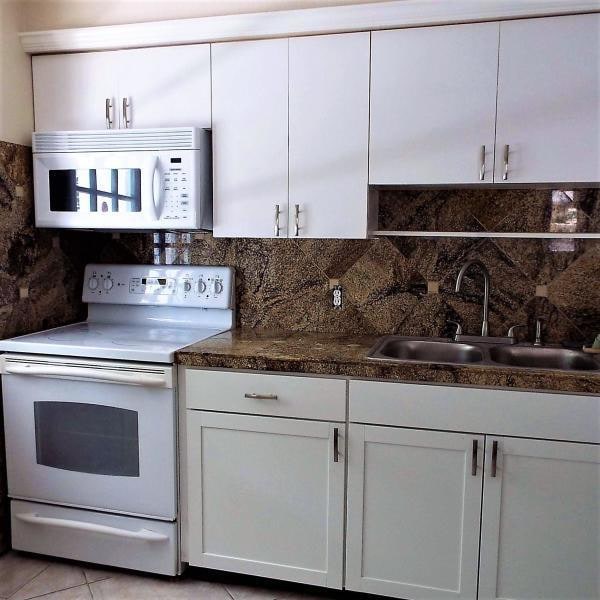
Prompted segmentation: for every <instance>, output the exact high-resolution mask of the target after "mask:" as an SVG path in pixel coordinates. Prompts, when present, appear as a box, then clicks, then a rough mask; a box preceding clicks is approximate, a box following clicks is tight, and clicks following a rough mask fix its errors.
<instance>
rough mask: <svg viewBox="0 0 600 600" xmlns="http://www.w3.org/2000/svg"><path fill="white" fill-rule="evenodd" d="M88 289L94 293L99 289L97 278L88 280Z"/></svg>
mask: <svg viewBox="0 0 600 600" xmlns="http://www.w3.org/2000/svg"><path fill="white" fill-rule="evenodd" d="M88 287H89V288H90V290H92V291H93V290H96V289H98V280H97V279H96V278H95V277H90V278H89V279H88Z"/></svg>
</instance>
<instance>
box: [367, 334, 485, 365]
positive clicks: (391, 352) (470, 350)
mask: <svg viewBox="0 0 600 600" xmlns="http://www.w3.org/2000/svg"><path fill="white" fill-rule="evenodd" d="M369 358H378V359H383V360H415V361H420V362H433V363H452V364H464V363H477V362H481V361H482V360H483V352H482V351H481V350H480V349H479V348H477V346H472V345H471V344H462V343H459V342H450V341H438V340H419V339H406V338H402V337H400V336H393V335H391V336H387V337H385V338H384V339H383V340H382V341H381V342H380V343H379V344H378V345H377V346H376V347H375V348H373V350H371V352H369Z"/></svg>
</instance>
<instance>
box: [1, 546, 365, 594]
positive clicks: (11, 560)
mask: <svg viewBox="0 0 600 600" xmlns="http://www.w3.org/2000/svg"><path fill="white" fill-rule="evenodd" d="M341 596H342V594H341V593H339V592H337V593H336V592H332V591H328V590H322V589H319V588H313V587H308V586H301V585H294V584H286V583H282V582H276V581H270V580H260V579H256V578H251V577H243V576H235V575H230V574H227V573H217V572H214V571H205V570H202V569H188V570H187V571H186V572H185V573H184V574H183V575H182V576H181V577H178V578H168V577H159V576H152V575H144V574H140V573H135V572H133V571H124V570H119V569H109V568H107V569H102V568H97V567H95V566H90V565H88V564H83V563H77V562H74V561H61V560H58V559H49V558H47V557H42V556H37V555H33V554H24V553H20V552H14V551H12V552H8V553H7V554H4V555H2V556H0V598H1V599H3V600H4V599H10V600H29V599H30V598H36V599H40V600H41V599H43V600H171V599H173V600H176V599H177V600H179V599H182V600H187V599H194V600H332V599H335V598H340V597H341ZM343 597H344V598H346V599H348V598H356V597H357V594H346V593H344V594H343Z"/></svg>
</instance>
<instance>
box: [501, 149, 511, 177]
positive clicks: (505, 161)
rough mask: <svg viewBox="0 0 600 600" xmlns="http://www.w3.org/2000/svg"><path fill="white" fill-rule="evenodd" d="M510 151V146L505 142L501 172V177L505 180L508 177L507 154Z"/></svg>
mask: <svg viewBox="0 0 600 600" xmlns="http://www.w3.org/2000/svg"><path fill="white" fill-rule="evenodd" d="M509 152H510V146H509V145H508V144H506V145H505V146H504V173H503V174H502V179H503V180H504V181H506V180H507V179H508V155H509Z"/></svg>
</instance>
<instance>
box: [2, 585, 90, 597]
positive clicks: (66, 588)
mask: <svg viewBox="0 0 600 600" xmlns="http://www.w3.org/2000/svg"><path fill="white" fill-rule="evenodd" d="M32 581H33V580H32ZM84 585H85V586H87V587H88V589H89V584H88V583H87V582H84V583H78V584H77V585H69V586H67V587H64V588H60V589H58V590H50V591H47V592H44V593H43V594H36V595H35V596H29V597H28V598H27V600H35V598H43V597H44V596H48V595H50V594H58V593H59V592H66V591H67V590H72V589H74V588H78V587H83V586H84ZM17 592H18V590H17ZM17 592H15V593H14V594H13V595H12V596H10V598H12V597H13V596H14V595H15V594H17ZM90 593H91V590H90ZM10 598H8V600H10Z"/></svg>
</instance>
